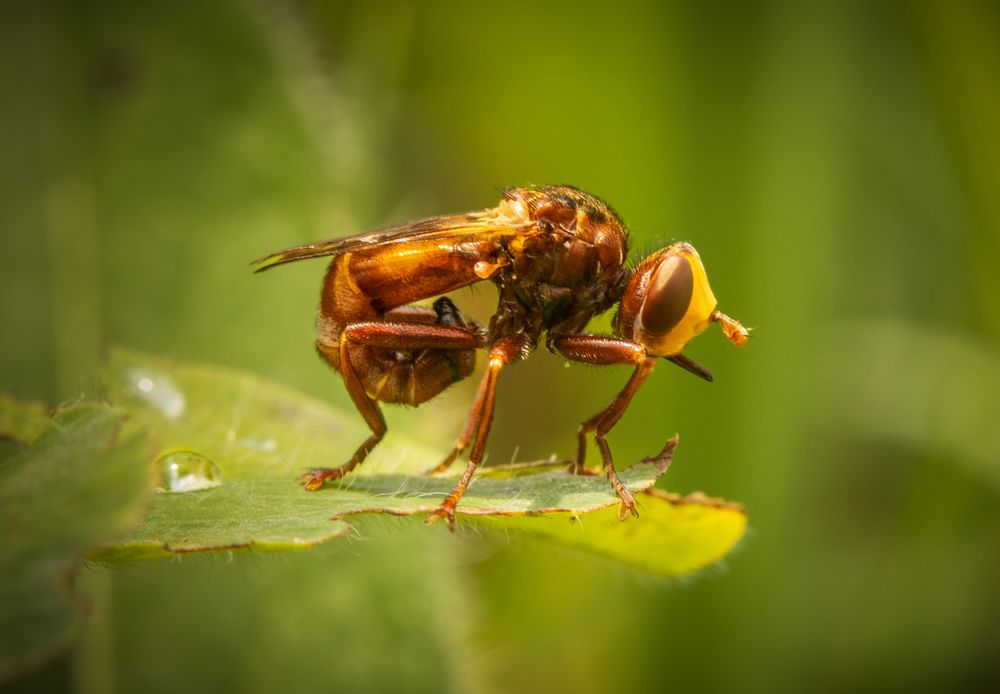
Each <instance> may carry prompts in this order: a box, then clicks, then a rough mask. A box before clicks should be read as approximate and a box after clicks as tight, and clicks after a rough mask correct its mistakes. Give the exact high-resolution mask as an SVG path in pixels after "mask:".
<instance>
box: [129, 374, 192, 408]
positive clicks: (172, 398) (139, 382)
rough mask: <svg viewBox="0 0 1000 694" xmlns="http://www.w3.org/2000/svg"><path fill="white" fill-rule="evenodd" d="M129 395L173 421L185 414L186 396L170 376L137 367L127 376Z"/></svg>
mask: <svg viewBox="0 0 1000 694" xmlns="http://www.w3.org/2000/svg"><path fill="white" fill-rule="evenodd" d="M125 379H126V382H127V384H128V385H127V386H126V387H127V390H128V394H129V395H132V396H134V397H137V398H139V399H140V400H143V401H145V402H146V403H147V404H149V405H152V406H153V407H155V408H156V409H158V410H159V411H160V412H162V413H163V414H164V415H166V416H167V417H170V418H171V419H176V418H177V417H180V416H181V415H182V414H184V409H185V407H186V405H187V403H186V402H185V400H184V394H183V393H181V391H180V390H179V389H178V388H177V386H176V385H174V382H173V381H172V380H170V377H169V376H166V375H164V374H161V373H157V372H155V371H153V370H151V369H145V368H141V367H137V368H134V369H129V371H128V372H127V373H126V374H125Z"/></svg>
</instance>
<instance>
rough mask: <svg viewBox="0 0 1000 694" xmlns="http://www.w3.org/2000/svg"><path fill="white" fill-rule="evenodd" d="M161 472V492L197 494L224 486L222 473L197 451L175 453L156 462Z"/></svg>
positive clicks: (161, 457)
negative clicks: (203, 490)
mask: <svg viewBox="0 0 1000 694" xmlns="http://www.w3.org/2000/svg"><path fill="white" fill-rule="evenodd" d="M156 465H157V467H158V468H159V471H160V491H163V492H197V491H200V490H202V489H211V488H212V487H218V486H219V485H221V484H222V471H221V470H219V466H218V465H216V464H215V463H213V462H212V461H211V460H209V459H208V458H206V457H205V456H203V455H202V454H201V453H196V452H195V451H173V452H171V453H167V454H166V455H163V456H160V459H159V460H158V461H157V462H156Z"/></svg>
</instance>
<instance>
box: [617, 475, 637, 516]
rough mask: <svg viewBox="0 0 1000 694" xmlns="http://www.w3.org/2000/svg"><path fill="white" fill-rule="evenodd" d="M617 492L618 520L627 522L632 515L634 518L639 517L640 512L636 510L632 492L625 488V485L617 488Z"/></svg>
mask: <svg viewBox="0 0 1000 694" xmlns="http://www.w3.org/2000/svg"><path fill="white" fill-rule="evenodd" d="M615 492H616V493H617V494H618V499H619V503H618V520H625V519H626V518H628V514H630V513H631V514H632V517H633V518H638V517H639V510H638V509H637V508H636V503H635V497H634V496H632V492H630V491H629V490H628V489H626V488H625V486H624V485H622V484H619V485H617V486H616V487H615Z"/></svg>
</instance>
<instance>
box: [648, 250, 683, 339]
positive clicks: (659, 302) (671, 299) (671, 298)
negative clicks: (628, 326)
mask: <svg viewBox="0 0 1000 694" xmlns="http://www.w3.org/2000/svg"><path fill="white" fill-rule="evenodd" d="M693 292H694V273H693V272H692V270H691V263H689V262H688V259H687V258H685V257H684V256H681V255H671V256H670V257H669V258H667V259H666V260H664V261H663V262H662V263H660V266H659V267H658V268H656V271H655V272H654V273H653V276H652V277H651V278H650V280H649V285H648V288H647V290H646V300H645V301H644V302H643V305H642V314H641V317H642V327H643V329H644V330H645V331H646V332H647V333H649V334H650V335H653V336H656V337H662V336H664V335H666V334H667V333H669V332H670V331H671V330H673V329H674V328H675V327H676V326H677V324H678V323H680V322H681V319H682V318H684V314H686V313H687V310H688V307H689V306H690V305H691V295H692V293H693Z"/></svg>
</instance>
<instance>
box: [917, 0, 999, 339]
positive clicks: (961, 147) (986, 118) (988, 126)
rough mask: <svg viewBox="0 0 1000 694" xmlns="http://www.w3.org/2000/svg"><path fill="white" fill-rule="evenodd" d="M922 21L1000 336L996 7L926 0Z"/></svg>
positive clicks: (973, 261) (984, 294)
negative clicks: (967, 193) (960, 165)
mask: <svg viewBox="0 0 1000 694" xmlns="http://www.w3.org/2000/svg"><path fill="white" fill-rule="evenodd" d="M919 8H920V15H919V16H920V25H919V31H920V32H921V34H922V36H921V38H922V39H923V41H924V42H926V46H927V49H928V54H929V55H928V63H929V65H928V67H929V69H930V72H931V76H932V79H933V80H934V81H935V85H934V86H935V88H936V89H937V92H938V94H939V100H938V101H939V104H940V108H941V110H942V112H943V113H944V115H945V118H947V119H948V120H949V121H950V124H951V126H952V127H951V132H952V137H953V139H954V142H955V147H956V150H957V152H958V153H959V157H960V158H961V160H962V164H963V166H964V169H965V176H966V181H965V185H966V189H967V190H968V191H969V195H970V197H971V198H972V200H971V201H970V206H971V207H972V209H973V215H974V218H975V219H976V221H977V222H978V224H976V225H975V226H974V227H972V228H973V229H975V230H977V231H978V233H977V234H976V236H975V238H974V244H975V248H976V251H977V252H973V253H971V254H970V257H969V265H970V267H971V268H972V269H973V272H974V275H975V281H976V286H975V287H974V289H975V290H976V291H975V292H974V294H975V301H976V304H977V307H978V309H979V311H980V313H981V315H982V316H983V317H984V318H985V320H986V322H987V324H988V325H989V328H990V330H991V332H992V334H993V335H994V337H996V336H1000V303H998V302H997V301H996V297H997V296H1000V275H998V274H997V271H996V266H995V261H996V259H997V257H1000V234H998V230H1000V199H998V198H997V195H996V182H997V181H998V180H1000V135H998V131H997V123H1000V83H998V82H997V79H996V70H997V66H998V65H1000V45H998V44H997V41H996V26H997V18H998V13H997V8H996V6H995V4H994V3H988V2H958V3H937V2H922V3H919Z"/></svg>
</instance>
